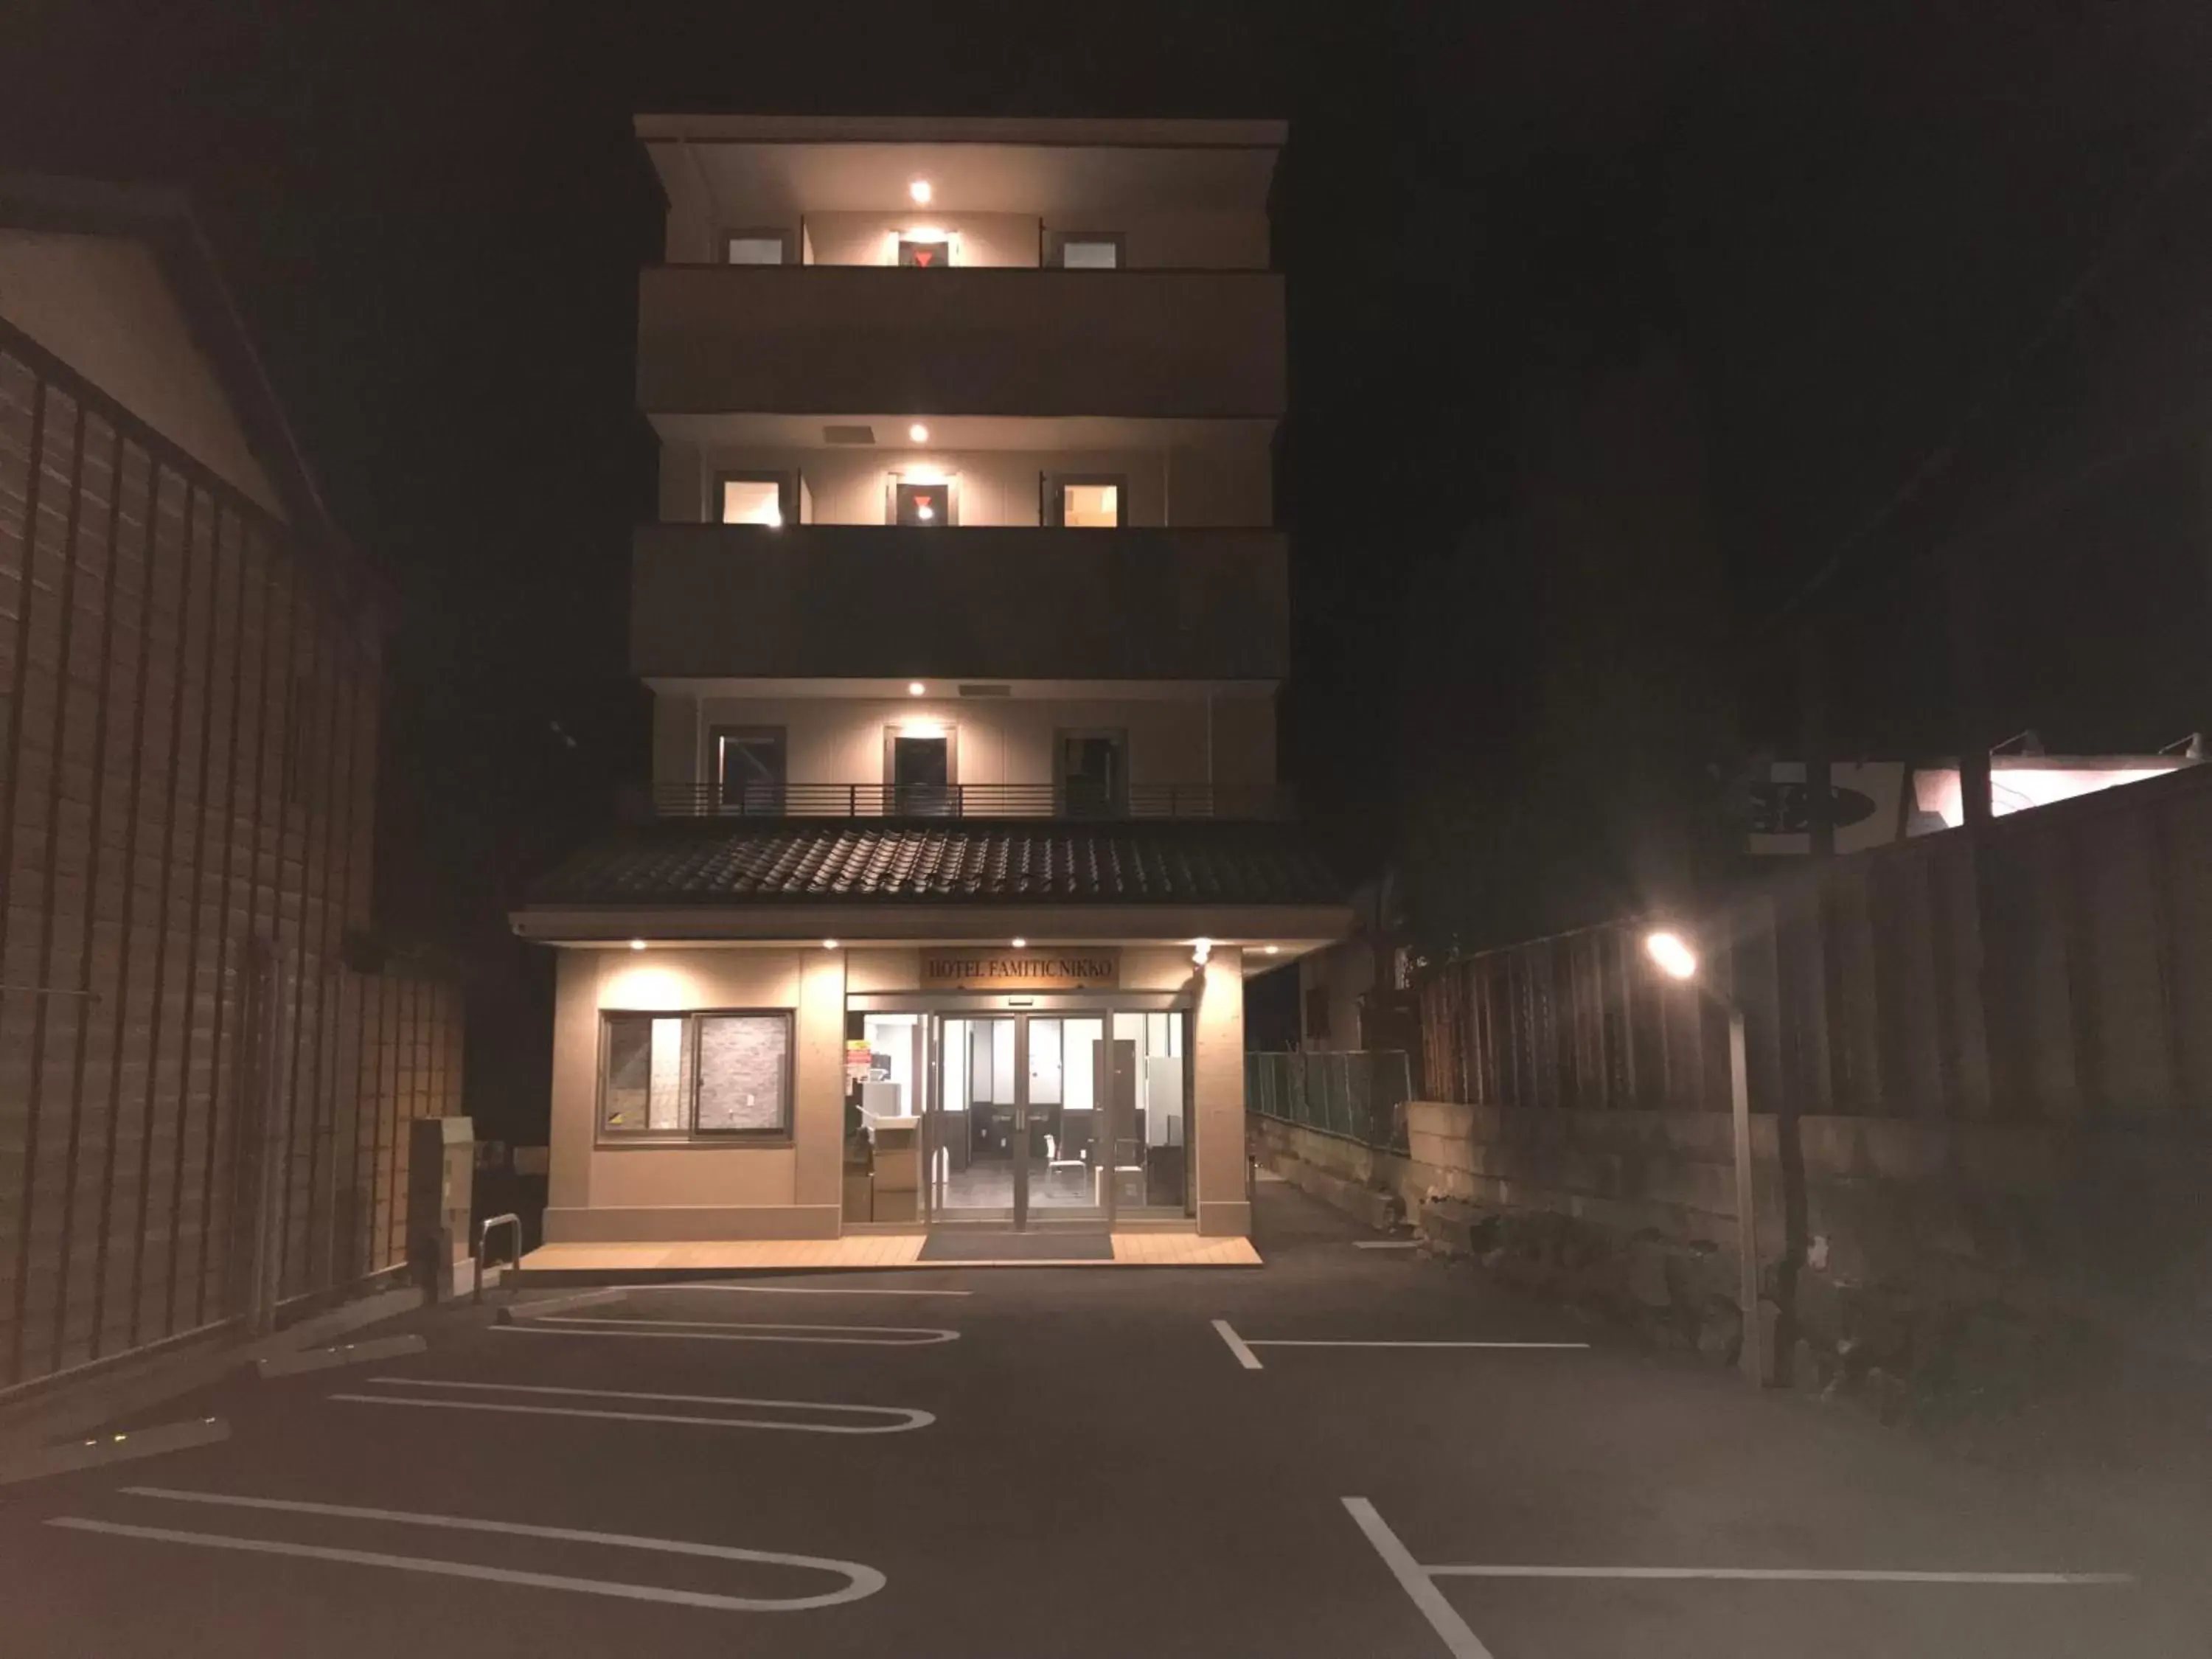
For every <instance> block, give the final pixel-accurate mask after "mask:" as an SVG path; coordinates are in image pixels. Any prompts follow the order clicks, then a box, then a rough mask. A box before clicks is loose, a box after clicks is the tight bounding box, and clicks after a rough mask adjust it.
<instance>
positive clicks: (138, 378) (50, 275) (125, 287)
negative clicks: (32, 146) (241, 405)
mask: <svg viewBox="0 0 2212 1659" xmlns="http://www.w3.org/2000/svg"><path fill="white" fill-rule="evenodd" d="M0 317H5V318H6V319H8V320H9V322H11V323H13V324H15V326H16V327H18V328H20V329H21V330H22V331H23V332H24V333H26V334H27V335H29V336H30V337H32V338H33V340H36V341H37V342H38V343H40V345H42V346H44V347H46V349H47V350H49V351H51V352H52V353H53V354H54V355H55V356H57V357H59V358H61V359H62V360H63V361H64V362H66V363H68V364H69V365H70V367H71V368H75V369H76V370H77V372H78V373H80V374H82V375H83V376H84V377H85V378H86V379H87V380H90V381H91V382H92V383H93V385H94V386H98V387H99V388H100V390H101V391H102V392H106V393H107V395H108V396H109V397H111V398H114V399H116V400H117V401H118V403H120V404H123V406H124V407H125V408H126V409H128V410H131V413H132V414H134V415H136V416H138V418H139V419H141V420H143V421H144V422H146V423H147V424H148V425H149V426H151V427H152V428H154V429H155V431H156V432H159V433H160V434H161V435H162V436H163V437H165V438H167V439H168V440H170V441H172V442H173V443H175V444H176V445H177V446H178V447H180V448H182V449H183V450H184V451H185V453H187V454H189V455H191V457H192V458H193V459H195V460H197V461H199V462H200V463H202V464H203V465H205V466H206V467H207V468H208V469H209V470H210V471H212V472H214V473H215V474H216V477H219V478H221V479H222V480H223V481H224V482H225V483H228V484H230V485H232V486H233V487H234V488H235V489H238V490H239V491H240V493H241V494H243V495H246V496H249V497H250V498H252V500H253V501H255V502H256V503H258V505H260V506H262V507H266V508H267V509H268V510H269V511H270V512H271V513H275V514H276V516H277V517H278V518H280V519H282V518H283V517H285V513H284V507H283V501H282V500H281V498H280V497H279V496H278V495H277V493H276V487H275V486H274V485H273V484H272V483H270V480H269V475H268V473H267V472H266V471H264V469H263V467H262V465H261V463H260V462H259V461H258V459H255V456H254V453H253V449H252V445H251V444H249V443H248V442H247V441H246V433H245V429H244V428H242V427H241V426H240V424H239V421H238V416H237V413H236V411H234V410H233V409H232V408H231V406H230V403H229V400H228V398H227V396H226V395H225V393H224V392H223V389H222V381H221V380H220V379H219V378H218V377H217V376H216V372H215V368H214V365H212V364H211V363H210V362H209V361H208V359H207V357H206V356H205V355H204V354H203V353H202V352H201V350H200V349H199V346H198V344H197V343H196V342H195V341H194V340H193V338H192V333H191V325H190V324H189V323H188V322H187V321H186V320H185V313H184V311H183V309H182V308H181V307H179V305H178V304H177V301H176V297H175V295H173V294H171V293H170V291H169V285H168V283H167V279H166V278H164V277H163V276H162V275H161V265H160V264H159V263H158V262H157V261H156V260H155V257H154V255H153V253H152V252H150V251H149V249H147V248H146V247H145V246H143V245H142V244H140V243H137V242H134V241H126V240H123V239H121V238H118V237H112V236H79V235H70V234H64V233H61V232H55V231H35V230H11V229H0Z"/></svg>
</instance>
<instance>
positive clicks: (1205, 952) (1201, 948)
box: [1190, 939, 1213, 968]
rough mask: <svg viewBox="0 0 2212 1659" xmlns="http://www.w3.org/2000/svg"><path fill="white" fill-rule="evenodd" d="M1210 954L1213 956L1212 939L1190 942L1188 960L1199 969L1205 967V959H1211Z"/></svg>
mask: <svg viewBox="0 0 2212 1659" xmlns="http://www.w3.org/2000/svg"><path fill="white" fill-rule="evenodd" d="M1212 954H1213V941H1212V939H1193V940H1192V941H1191V945H1190V959H1191V960H1192V961H1193V962H1194V963H1197V964H1198V965H1199V966H1200V967H1201V968H1203V967H1205V966H1206V958H1207V957H1211V956H1212Z"/></svg>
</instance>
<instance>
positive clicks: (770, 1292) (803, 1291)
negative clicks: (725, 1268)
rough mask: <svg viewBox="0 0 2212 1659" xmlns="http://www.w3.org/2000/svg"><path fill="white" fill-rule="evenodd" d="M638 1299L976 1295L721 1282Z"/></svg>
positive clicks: (654, 1288)
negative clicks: (689, 1294)
mask: <svg viewBox="0 0 2212 1659" xmlns="http://www.w3.org/2000/svg"><path fill="white" fill-rule="evenodd" d="M628 1288H629V1291H630V1293H631V1294H633V1295H635V1294H636V1293H637V1292H638V1291H742V1292H744V1294H745V1295H747V1296H973V1295H975V1291H908V1290H894V1289H889V1288H885V1287H883V1286H879V1285H726V1284H722V1283H720V1281H716V1282H713V1283H708V1284H699V1285H630V1286H629V1287H628Z"/></svg>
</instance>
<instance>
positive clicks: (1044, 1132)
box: [927, 1010, 1188, 1227]
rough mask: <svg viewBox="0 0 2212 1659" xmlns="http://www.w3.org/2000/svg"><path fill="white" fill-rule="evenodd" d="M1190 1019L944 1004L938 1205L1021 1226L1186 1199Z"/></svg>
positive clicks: (933, 1107) (932, 1202)
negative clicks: (971, 1011)
mask: <svg viewBox="0 0 2212 1659" xmlns="http://www.w3.org/2000/svg"><path fill="white" fill-rule="evenodd" d="M1183 1020H1184V1016H1183V1014H1182V1013H1181V1012H1105V1011H1103V1010H1102V1011H1100V1012H1097V1013H1066V1014H975V1015H967V1014H945V1015H939V1016H936V1017H935V1025H936V1030H935V1034H934V1042H935V1047H936V1057H937V1065H936V1067H935V1088H934V1090H933V1097H932V1099H931V1101H930V1105H929V1126H928V1141H927V1145H928V1149H929V1150H928V1154H927V1158H928V1170H929V1183H928V1184H929V1216H930V1219H931V1220H933V1221H936V1222H947V1223H955V1222H962V1221H970V1222H984V1221H997V1222H1008V1223H1012V1225H1015V1226H1018V1227H1026V1226H1031V1225H1056V1224H1080V1223H1084V1222H1096V1223H1098V1224H1100V1225H1108V1224H1110V1223H1111V1222H1112V1221H1113V1220H1115V1218H1117V1217H1131V1216H1133V1215H1135V1214H1136V1213H1137V1212H1146V1211H1150V1212H1154V1213H1164V1214H1169V1215H1173V1214H1177V1213H1182V1212H1184V1210H1185V1208H1186V1199H1187V1196H1188V1194H1187V1188H1186V1170H1187V1167H1188V1165H1187V1158H1188V1146H1187V1130H1186V1125H1187V1115H1186V1112H1185V1109H1184V1099H1183V1096H1184V1078H1185V1058H1184V1034H1183Z"/></svg>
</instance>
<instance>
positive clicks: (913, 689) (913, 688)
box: [906, 680, 929, 697]
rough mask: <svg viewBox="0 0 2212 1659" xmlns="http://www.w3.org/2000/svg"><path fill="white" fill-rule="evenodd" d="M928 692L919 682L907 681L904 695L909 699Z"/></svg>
mask: <svg viewBox="0 0 2212 1659" xmlns="http://www.w3.org/2000/svg"><path fill="white" fill-rule="evenodd" d="M927 690H929V688H928V687H927V686H926V685H924V684H922V683H921V681H920V680H908V682H907V683H906V694H907V696H909V697H918V696H921V694H922V693H923V692H925V691H927Z"/></svg>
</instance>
